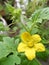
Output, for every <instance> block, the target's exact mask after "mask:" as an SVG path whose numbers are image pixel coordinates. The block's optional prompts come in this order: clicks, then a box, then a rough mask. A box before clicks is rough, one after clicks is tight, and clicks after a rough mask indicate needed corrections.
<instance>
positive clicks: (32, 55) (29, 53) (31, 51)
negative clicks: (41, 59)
mask: <svg viewBox="0 0 49 65" xmlns="http://www.w3.org/2000/svg"><path fill="white" fill-rule="evenodd" d="M25 55H26V57H27V58H28V59H29V60H33V59H34V58H35V57H36V55H35V50H34V49H31V48H28V49H27V50H26V51H25Z"/></svg>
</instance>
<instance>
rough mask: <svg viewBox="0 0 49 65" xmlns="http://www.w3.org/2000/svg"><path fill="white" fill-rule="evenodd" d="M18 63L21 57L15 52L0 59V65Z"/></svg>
mask: <svg viewBox="0 0 49 65" xmlns="http://www.w3.org/2000/svg"><path fill="white" fill-rule="evenodd" d="M20 63H21V59H20V58H19V57H18V56H17V54H16V53H15V54H13V55H10V56H9V57H6V58H5V59H4V60H3V61H0V65H15V64H20Z"/></svg>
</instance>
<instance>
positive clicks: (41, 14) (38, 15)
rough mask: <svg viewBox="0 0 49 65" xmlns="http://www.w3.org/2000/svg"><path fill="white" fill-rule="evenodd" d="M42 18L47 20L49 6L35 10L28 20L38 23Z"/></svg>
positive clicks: (48, 18)
mask: <svg viewBox="0 0 49 65" xmlns="http://www.w3.org/2000/svg"><path fill="white" fill-rule="evenodd" d="M43 19H47V20H49V7H46V8H42V9H39V10H36V11H35V12H34V13H33V14H32V16H31V17H30V18H29V20H30V21H32V22H39V23H41V22H42V20H43Z"/></svg>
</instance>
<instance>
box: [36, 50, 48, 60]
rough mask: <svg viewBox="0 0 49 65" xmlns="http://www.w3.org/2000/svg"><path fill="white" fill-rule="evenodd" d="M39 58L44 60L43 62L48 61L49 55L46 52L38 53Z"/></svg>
mask: <svg viewBox="0 0 49 65" xmlns="http://www.w3.org/2000/svg"><path fill="white" fill-rule="evenodd" d="M37 57H38V58H39V59H42V60H44V61H46V60H47V58H48V53H47V52H46V51H45V52H38V53H37Z"/></svg>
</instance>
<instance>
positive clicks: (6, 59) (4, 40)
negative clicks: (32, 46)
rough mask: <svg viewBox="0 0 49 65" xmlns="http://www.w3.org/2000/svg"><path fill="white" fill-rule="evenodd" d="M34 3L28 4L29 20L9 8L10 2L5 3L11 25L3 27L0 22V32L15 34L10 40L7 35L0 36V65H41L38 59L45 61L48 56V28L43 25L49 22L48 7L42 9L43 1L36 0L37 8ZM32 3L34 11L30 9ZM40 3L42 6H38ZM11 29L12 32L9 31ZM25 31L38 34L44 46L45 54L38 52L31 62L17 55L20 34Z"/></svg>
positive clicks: (20, 54) (19, 54) (19, 11)
mask: <svg viewBox="0 0 49 65" xmlns="http://www.w3.org/2000/svg"><path fill="white" fill-rule="evenodd" d="M10 1H11V0H10ZM11 2H12V1H11ZM34 2H35V0H34ZM34 2H30V3H29V4H30V5H29V4H28V5H29V6H28V10H27V13H26V16H28V17H29V18H27V17H26V18H25V15H22V14H21V12H22V10H21V9H19V8H15V7H13V6H11V5H10V4H9V3H10V2H8V3H5V6H6V11H7V13H8V16H9V18H10V20H12V23H11V24H9V25H7V26H4V25H3V23H2V21H1V22H0V31H2V32H5V31H6V33H11V34H12V35H14V34H15V36H14V37H12V38H11V37H9V36H8V35H7V36H6V35H0V65H41V63H40V62H39V60H38V59H42V60H43V61H46V60H47V58H48V56H49V47H48V45H49V37H48V36H49V26H48V27H46V26H45V23H47V20H49V7H44V8H43V6H44V4H45V0H41V1H39V0H38V1H37V0H36V2H37V3H38V5H39V6H38V5H37V6H36V3H34ZM32 3H33V6H34V5H35V8H34V9H33V8H32ZM41 3H42V5H40V4H41ZM29 8H30V9H29ZM36 9H37V10H36ZM1 10H2V7H1ZM34 11H35V12H34ZM30 15H31V16H30ZM21 16H22V20H23V17H24V18H25V19H24V20H25V21H24V20H23V21H22V20H21ZM13 24H14V26H13ZM10 25H12V27H13V28H9V26H10ZM11 29H12V32H11V31H9V30H11ZM26 31H27V32H29V33H30V34H31V35H32V34H39V35H40V36H41V38H42V40H41V42H42V43H43V44H44V45H45V48H46V51H45V52H42V53H41V52H40V53H39V52H38V53H37V58H35V59H33V60H31V61H30V60H28V59H27V58H26V57H25V54H24V53H18V51H17V47H18V45H19V43H20V42H21V38H20V34H21V33H23V32H26ZM28 51H29V50H28Z"/></svg>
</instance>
